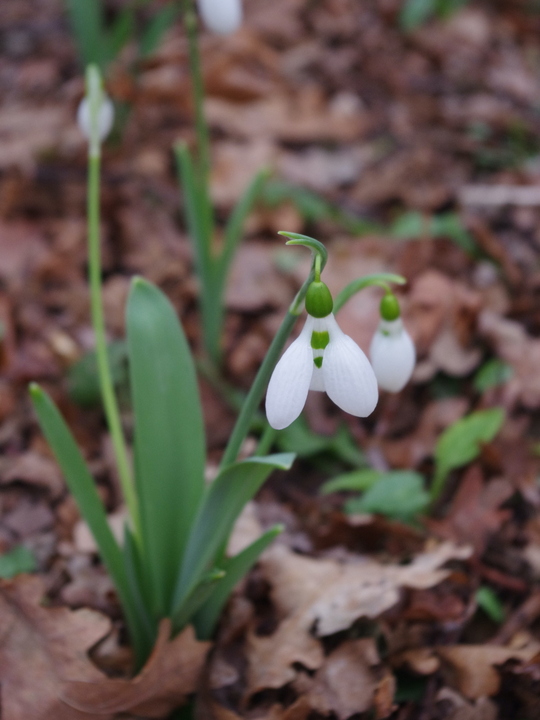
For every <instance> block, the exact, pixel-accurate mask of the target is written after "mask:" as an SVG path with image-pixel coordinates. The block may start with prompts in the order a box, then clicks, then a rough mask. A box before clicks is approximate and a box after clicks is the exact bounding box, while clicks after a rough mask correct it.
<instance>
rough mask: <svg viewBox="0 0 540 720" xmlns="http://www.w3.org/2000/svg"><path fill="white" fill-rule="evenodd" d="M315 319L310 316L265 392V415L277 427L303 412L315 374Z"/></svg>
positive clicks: (276, 368)
mask: <svg viewBox="0 0 540 720" xmlns="http://www.w3.org/2000/svg"><path fill="white" fill-rule="evenodd" d="M312 331H313V318H311V317H309V316H308V319H307V320H306V324H305V325H304V328H303V330H302V332H301V333H300V335H299V336H298V337H297V338H296V340H295V341H294V342H293V343H292V345H291V346H290V347H289V348H288V349H287V350H286V351H285V353H284V355H283V356H282V358H281V360H280V361H279V362H278V364H277V365H276V367H275V369H274V372H273V373H272V377H271V378H270V382H269V384H268V391H267V393H266V417H267V418H268V422H269V423H270V425H271V426H272V427H273V428H274V429H275V430H282V429H283V428H286V427H287V426H288V425H290V424H291V423H292V422H294V420H296V418H297V417H298V416H299V415H300V413H301V412H302V409H303V407H304V405H305V404H306V398H307V394H308V391H309V385H310V383H311V376H312V375H313V368H314V367H315V365H314V363H313V350H312V349H311V333H312Z"/></svg>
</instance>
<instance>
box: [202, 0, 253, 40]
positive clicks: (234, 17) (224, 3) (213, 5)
mask: <svg viewBox="0 0 540 720" xmlns="http://www.w3.org/2000/svg"><path fill="white" fill-rule="evenodd" d="M198 4H199V12H200V14H201V17H202V19H203V21H204V24H205V25H206V27H207V28H208V29H209V30H211V31H212V32H215V33H219V34H220V35H228V34H229V33H233V32H235V31H236V30H238V28H239V27H240V25H241V24H242V0H198Z"/></svg>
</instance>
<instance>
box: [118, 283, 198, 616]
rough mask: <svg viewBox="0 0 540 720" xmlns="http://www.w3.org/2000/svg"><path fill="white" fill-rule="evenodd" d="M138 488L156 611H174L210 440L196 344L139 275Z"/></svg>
mask: <svg viewBox="0 0 540 720" xmlns="http://www.w3.org/2000/svg"><path fill="white" fill-rule="evenodd" d="M126 325H127V338H128V348H129V368H130V379H131V394H132V399H133V411H134V424H135V428H134V455H135V476H136V485H137V494H138V497H139V503H140V511H141V523H142V531H143V537H144V548H145V552H146V556H145V561H144V562H145V563H148V564H149V567H150V568H151V577H152V581H153V582H152V587H153V590H154V594H155V601H156V607H155V610H156V612H158V613H159V614H160V615H161V616H166V615H168V614H169V613H170V611H171V599H172V593H173V588H174V582H175V578H176V575H177V572H178V566H179V564H180V562H181V558H182V555H183V552H184V548H185V546H186V542H187V538H188V536H189V532H190V529H191V526H192V523H193V518H194V516H195V513H196V511H197V508H198V506H199V504H200V501H201V499H202V496H203V492H204V465H205V440H204V426H203V418H202V411H201V402H200V399H199V392H198V387H197V378H196V375H195V368H194V365H193V359H192V356H191V351H190V348H189V345H188V343H187V340H186V337H185V335H184V332H183V330H182V328H181V326H180V323H179V321H178V318H177V316H176V312H175V311H174V308H173V307H172V305H171V303H170V302H169V300H168V299H167V298H166V296H165V295H164V294H163V293H162V292H161V291H160V290H159V289H158V288H156V287H155V286H153V285H151V284H150V283H149V282H146V281H145V280H142V279H141V278H136V279H135V280H134V281H133V283H132V286H131V290H130V294H129V297H128V303H127V320H126Z"/></svg>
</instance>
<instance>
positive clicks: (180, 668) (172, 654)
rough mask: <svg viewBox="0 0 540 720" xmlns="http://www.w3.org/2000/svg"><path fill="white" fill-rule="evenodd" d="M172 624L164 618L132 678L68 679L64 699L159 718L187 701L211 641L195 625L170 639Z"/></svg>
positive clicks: (96, 709) (102, 710)
mask: <svg viewBox="0 0 540 720" xmlns="http://www.w3.org/2000/svg"><path fill="white" fill-rule="evenodd" d="M170 634H171V625H170V621H169V620H162V622H161V624H160V629H159V635H158V639H157V642H156V645H155V647H154V650H153V652H152V655H151V656H150V658H149V660H148V662H147V663H146V665H145V666H144V668H143V669H142V670H141V672H140V673H139V674H138V675H137V676H136V677H134V678H132V679H131V680H120V679H119V680H109V679H104V680H101V681H99V680H95V681H94V682H67V683H65V684H64V687H63V690H62V698H63V700H64V701H65V702H66V703H67V704H68V705H70V706H71V707H73V708H76V709H77V710H81V711H83V712H87V713H96V714H100V715H107V714H108V713H118V712H128V711H131V712H133V713H135V714H138V715H142V716H143V717H150V718H158V717H161V716H163V715H166V714H167V713H169V712H171V710H173V709H174V708H176V707H179V706H181V705H183V704H184V703H185V701H186V697H187V696H188V695H189V694H191V693H193V692H194V691H195V689H196V687H197V682H198V679H199V675H200V672H201V668H202V665H203V663H204V661H205V658H206V654H207V652H208V649H209V647H210V645H211V643H209V642H199V641H198V640H197V639H196V638H195V633H194V631H193V628H192V627H191V626H189V627H187V628H186V629H185V630H184V631H183V632H182V633H180V635H178V636H177V637H176V638H174V639H173V640H169V638H170Z"/></svg>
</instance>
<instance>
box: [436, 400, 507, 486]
mask: <svg viewBox="0 0 540 720" xmlns="http://www.w3.org/2000/svg"><path fill="white" fill-rule="evenodd" d="M504 417H505V414H504V410H502V409H501V408H490V409H489V410H478V411H477V412H473V413H471V414H470V415H467V416H466V417H464V418H462V419H461V420H458V421H457V422H456V423H454V424H453V425H451V426H450V427H449V428H447V429H446V430H445V431H444V432H443V433H442V434H441V436H440V437H439V439H438V441H437V445H436V446H435V453H434V455H435V477H434V480H433V484H432V489H431V496H432V498H433V499H436V498H438V497H439V495H440V493H441V492H442V489H443V487H444V482H445V480H446V477H447V475H448V473H449V472H450V471H451V470H455V469H456V468H459V467H462V466H463V465H466V464H467V463H470V462H471V461H472V460H474V459H475V458H477V457H478V455H479V454H480V451H481V448H482V444H485V443H489V442H491V441H492V440H493V438H494V437H495V436H496V435H497V433H498V432H499V430H500V429H501V427H502V424H503V422H504Z"/></svg>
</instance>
